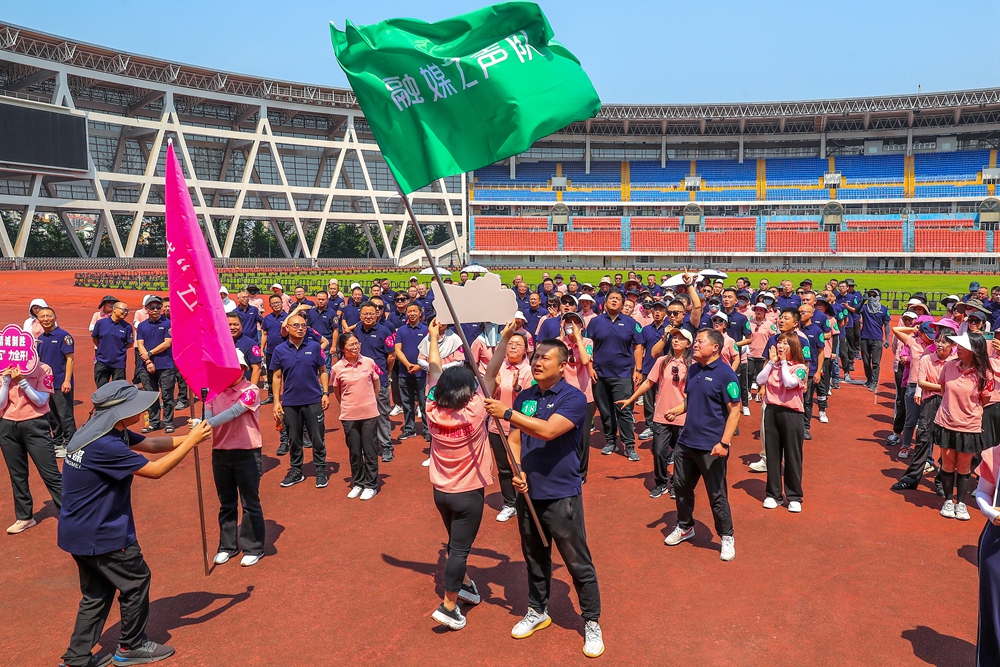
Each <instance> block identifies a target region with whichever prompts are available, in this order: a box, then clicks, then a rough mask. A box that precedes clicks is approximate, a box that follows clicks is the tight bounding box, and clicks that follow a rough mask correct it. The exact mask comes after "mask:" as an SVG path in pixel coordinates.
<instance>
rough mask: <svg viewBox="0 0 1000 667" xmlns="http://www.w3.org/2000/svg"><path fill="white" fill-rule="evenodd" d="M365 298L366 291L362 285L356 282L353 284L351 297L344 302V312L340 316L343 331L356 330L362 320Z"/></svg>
mask: <svg viewBox="0 0 1000 667" xmlns="http://www.w3.org/2000/svg"><path fill="white" fill-rule="evenodd" d="M364 300H365V291H364V290H363V289H361V285H359V284H358V283H354V284H353V285H351V298H350V299H348V300H347V302H346V303H345V304H344V310H343V314H342V315H341V316H340V328H341V329H342V330H343V333H347V332H348V331H354V329H355V328H356V327H357V326H358V323H359V322H360V321H361V304H362V303H363V302H364Z"/></svg>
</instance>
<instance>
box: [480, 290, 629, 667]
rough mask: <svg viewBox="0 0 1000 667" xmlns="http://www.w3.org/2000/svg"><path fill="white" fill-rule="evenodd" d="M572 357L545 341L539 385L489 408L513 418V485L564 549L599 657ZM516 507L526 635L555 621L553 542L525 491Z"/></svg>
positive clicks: (581, 402)
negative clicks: (545, 540)
mask: <svg viewBox="0 0 1000 667" xmlns="http://www.w3.org/2000/svg"><path fill="white" fill-rule="evenodd" d="M619 307H620V306H619ZM568 359H569V351H568V350H567V349H566V346H565V345H564V344H563V343H562V341H559V340H556V339H551V338H547V339H545V340H542V341H540V342H539V343H538V345H537V346H536V348H535V353H534V356H533V357H532V362H531V373H532V376H533V378H534V380H535V384H533V385H532V386H530V387H528V388H527V389H523V390H521V391H520V392H519V393H518V394H517V397H516V398H515V399H514V405H513V407H512V408H508V407H507V406H506V405H504V404H503V403H502V402H501V401H498V400H495V399H492V398H488V399H486V409H487V411H488V412H489V413H490V415H491V416H492V417H493V418H495V419H505V420H507V421H509V422H510V437H509V441H510V448H511V452H512V453H513V455H514V460H515V461H516V462H518V463H519V464H520V466H521V468H522V472H521V474H520V476H515V477H514V479H513V484H514V487H515V488H516V489H517V490H518V491H519V492H520V493H521V494H524V493H527V494H528V495H529V496H530V497H531V502H532V503H533V504H534V507H535V512H536V513H537V515H538V520H539V522H540V523H541V524H542V528H543V529H544V530H545V532H546V534H547V535H548V536H549V538H550V539H551V540H552V542H555V545H556V548H557V549H559V554H560V555H561V556H562V559H563V562H564V563H565V565H566V569H567V571H568V572H569V574H570V577H572V579H573V585H574V587H575V588H576V591H577V595H578V596H579V599H580V611H581V615H582V616H583V619H584V646H583V652H584V653H585V654H586V655H587V656H588V657H593V658H596V657H597V656H599V655H601V653H603V652H604V640H603V636H602V634H601V627H600V624H599V622H598V619H599V618H600V616H601V592H600V589H599V588H598V585H597V570H596V569H595V568H594V562H593V558H592V557H591V555H590V548H589V547H588V546H587V529H586V525H585V523H584V515H583V481H582V478H581V477H580V454H579V451H578V448H579V446H580V438H581V437H582V435H583V429H584V428H586V426H585V424H584V422H585V420H586V415H587V397H586V396H584V394H583V392H581V391H580V390H579V389H577V388H575V387H573V386H570V385H569V384H567V382H566V381H565V380H564V379H563V371H564V370H565V369H566V362H567V360H568ZM516 507H517V523H518V530H519V532H520V534H521V552H522V553H523V554H524V560H525V562H526V563H527V566H528V612H527V614H526V615H525V616H524V618H523V619H522V620H521V621H519V622H518V623H517V624H516V625H515V626H514V629H513V630H512V631H511V635H512V636H513V637H514V638H515V639H523V638H525V637H530V636H531V635H532V634H533V633H534V632H535V631H536V630H541V629H542V628H545V627H548V626H549V625H550V624H551V623H552V619H551V618H549V615H548V611H547V607H548V602H549V588H550V585H551V580H552V546H551V543H550V544H549V546H544V545H543V544H542V540H541V535H539V533H538V528H537V527H536V526H535V522H534V521H533V520H532V518H531V515H530V513H529V512H528V510H527V505H526V503H525V500H524V497H523V495H520V496H518V498H517V503H516Z"/></svg>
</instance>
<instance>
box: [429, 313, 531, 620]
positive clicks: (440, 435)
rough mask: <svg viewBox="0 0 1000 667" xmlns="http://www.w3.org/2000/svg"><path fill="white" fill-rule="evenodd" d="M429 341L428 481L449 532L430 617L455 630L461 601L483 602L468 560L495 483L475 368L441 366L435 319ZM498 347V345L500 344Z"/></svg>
mask: <svg viewBox="0 0 1000 667" xmlns="http://www.w3.org/2000/svg"><path fill="white" fill-rule="evenodd" d="M427 330H428V335H427V338H428V340H429V341H430V343H429V347H430V349H429V351H428V355H427V364H428V376H427V386H428V393H427V409H426V412H425V417H426V419H427V427H428V429H429V430H430V432H431V459H430V460H431V463H430V470H429V473H430V481H431V486H433V487H434V504H435V505H436V506H437V510H438V512H439V513H440V514H441V519H442V521H444V527H445V530H447V531H448V548H447V551H448V561H447V562H446V563H445V567H444V598H443V599H442V601H441V605H440V606H439V607H438V608H437V610H435V611H434V613H433V614H432V615H431V617H432V618H433V619H434V620H435V621H437V622H438V623H440V624H441V625H444V626H447V627H449V628H451V629H452V630H461V629H462V628H464V627H465V616H463V615H462V611H461V610H460V609H459V608H458V601H459V600H464V601H465V602H468V603H470V604H474V605H475V604H479V603H480V602H481V601H482V597H481V596H480V595H479V590H478V589H477V588H476V584H475V582H474V581H472V579H470V578H469V574H468V572H467V568H466V561H467V560H468V558H469V551H470V550H471V549H472V543H473V542H474V541H475V539H476V534H477V533H478V532H479V525H480V524H481V523H482V521H483V505H484V502H483V499H484V496H485V487H487V486H489V485H490V484H492V483H493V458H492V457H491V456H490V448H489V444H488V435H487V428H486V418H487V414H486V403H485V401H484V399H483V393H482V391H480V389H479V383H478V382H477V381H476V375H475V373H473V372H472V369H471V368H469V367H468V366H466V365H465V364H461V365H458V366H452V367H450V368H446V369H445V368H442V363H441V362H442V360H441V352H440V350H439V349H438V337H439V336H440V334H441V325H440V323H439V322H438V321H437V319H433V320H431V321H430V323H429V324H428V325H427ZM513 333H514V325H513V323H510V324H508V325H507V326H506V327H504V329H503V335H502V336H501V338H500V345H502V346H503V348H504V349H507V345H508V343H510V340H511V337H512V335H513ZM498 347H499V346H498ZM505 358H506V357H505V355H499V354H495V355H493V358H492V359H491V360H490V364H489V366H488V367H487V369H486V375H485V377H484V380H485V382H486V388H487V390H488V391H489V392H490V393H491V394H492V393H493V391H494V389H495V387H494V385H495V382H496V376H497V373H498V372H499V371H500V364H501V363H502V362H503V361H504V360H505Z"/></svg>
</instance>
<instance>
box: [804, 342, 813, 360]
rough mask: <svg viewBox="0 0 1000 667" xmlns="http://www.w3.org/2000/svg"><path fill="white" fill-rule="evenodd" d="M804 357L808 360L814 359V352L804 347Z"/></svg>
mask: <svg viewBox="0 0 1000 667" xmlns="http://www.w3.org/2000/svg"><path fill="white" fill-rule="evenodd" d="M802 356H803V357H805V358H806V359H812V350H811V349H810V348H809V346H808V345H805V346H803V348H802Z"/></svg>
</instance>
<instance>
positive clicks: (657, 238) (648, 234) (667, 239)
mask: <svg viewBox="0 0 1000 667" xmlns="http://www.w3.org/2000/svg"><path fill="white" fill-rule="evenodd" d="M690 249H691V235H690V234H688V233H687V232H659V231H651V230H644V231H633V232H632V250H633V251H634V252H639V251H649V252H660V251H664V250H666V251H671V252H688V251H689V250H690Z"/></svg>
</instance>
